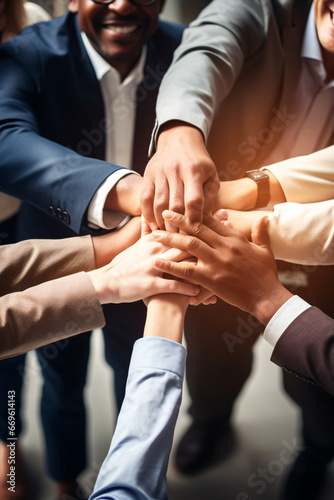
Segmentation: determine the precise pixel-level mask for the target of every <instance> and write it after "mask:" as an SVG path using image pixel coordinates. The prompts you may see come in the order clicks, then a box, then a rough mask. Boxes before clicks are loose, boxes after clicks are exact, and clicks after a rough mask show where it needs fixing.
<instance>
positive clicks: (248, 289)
mask: <svg viewBox="0 0 334 500" xmlns="http://www.w3.org/2000/svg"><path fill="white" fill-rule="evenodd" d="M163 216H164V218H165V220H168V221H169V222H170V223H171V224H172V225H173V226H174V227H177V228H178V229H179V230H181V231H183V232H184V233H187V234H180V233H171V232H166V231H154V232H153V236H154V238H155V239H156V241H158V242H160V243H161V244H163V245H168V246H171V247H173V248H176V249H179V250H182V251H186V252H188V253H189V254H191V255H192V256H194V257H195V258H196V262H195V263H189V262H173V261H167V260H164V259H163V258H161V257H159V258H157V259H156V261H155V265H156V267H157V269H159V270H160V271H162V272H165V273H169V274H170V275H173V276H175V277H178V278H180V279H183V280H186V281H188V282H192V283H194V284H197V285H201V286H203V287H205V288H206V289H208V290H210V291H211V292H212V293H213V294H215V295H217V296H219V297H220V298H222V299H223V300H225V301H226V302H229V303H230V304H232V305H234V306H237V307H239V308H240V309H243V310H245V311H247V312H250V313H252V314H253V315H254V316H256V317H257V318H258V319H259V320H260V321H261V322H262V323H264V324H267V322H268V321H269V319H270V318H271V317H272V315H273V314H274V312H276V310H277V309H278V308H279V307H281V305H283V303H284V302H286V300H288V299H289V298H290V297H291V296H292V295H291V293H290V292H288V291H287V290H286V289H285V288H284V287H283V285H281V283H280V282H279V280H278V277H277V269H276V262H275V258H274V256H273V253H272V251H271V248H270V240H269V235H268V232H267V218H266V217H261V218H259V219H257V220H256V221H255V223H254V225H253V228H252V234H251V237H252V241H251V242H250V241H248V240H247V239H246V238H245V237H244V236H243V235H242V234H240V233H239V232H237V231H235V230H234V229H232V228H231V227H228V225H226V224H222V223H221V222H219V220H217V219H216V218H212V217H209V216H205V217H204V224H202V223H198V222H196V223H194V222H191V221H190V220H189V219H188V218H187V217H185V216H183V215H180V214H177V213H175V212H171V211H169V210H167V211H165V212H164V213H163ZM190 302H191V303H194V302H196V299H190Z"/></svg>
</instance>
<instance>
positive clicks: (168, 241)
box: [152, 231, 213, 262]
mask: <svg viewBox="0 0 334 500" xmlns="http://www.w3.org/2000/svg"><path fill="white" fill-rule="evenodd" d="M152 236H153V238H154V239H155V241H158V242H159V243H161V244H162V245H164V246H167V247H171V248H178V249H179V250H184V251H185V252H188V253H189V254H190V255H192V256H194V257H196V258H197V259H201V260H203V261H204V262H208V261H209V259H210V257H211V252H212V251H213V250H212V248H211V247H210V246H209V245H207V244H206V243H205V242H203V241H201V240H200V239H198V238H196V237H195V236H191V235H188V234H181V233H170V232H167V231H154V232H153V233H152Z"/></svg>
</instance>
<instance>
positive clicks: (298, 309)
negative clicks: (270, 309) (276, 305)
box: [263, 295, 311, 347]
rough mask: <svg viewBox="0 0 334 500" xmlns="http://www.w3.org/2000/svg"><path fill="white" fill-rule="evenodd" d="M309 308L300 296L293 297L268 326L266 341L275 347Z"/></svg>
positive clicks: (265, 334) (265, 335)
mask: <svg viewBox="0 0 334 500" xmlns="http://www.w3.org/2000/svg"><path fill="white" fill-rule="evenodd" d="M309 307H311V306H310V304H308V303H307V302H305V300H303V299H301V298H300V297H298V295H294V296H293V297H291V299H289V300H288V301H287V302H285V304H283V305H282V307H281V308H280V309H279V310H278V311H277V312H276V313H275V314H274V316H273V317H272V318H271V320H270V321H269V323H268V324H267V326H266V328H265V330H264V333H263V336H264V338H265V340H266V341H267V342H269V344H271V345H272V346H273V347H275V345H276V343H277V342H278V340H279V339H280V337H281V335H283V333H284V332H285V330H286V329H287V328H288V326H289V325H290V324H291V323H292V322H293V321H294V320H295V319H296V318H297V317H298V316H299V315H300V314H302V312H304V311H306V309H308V308H309Z"/></svg>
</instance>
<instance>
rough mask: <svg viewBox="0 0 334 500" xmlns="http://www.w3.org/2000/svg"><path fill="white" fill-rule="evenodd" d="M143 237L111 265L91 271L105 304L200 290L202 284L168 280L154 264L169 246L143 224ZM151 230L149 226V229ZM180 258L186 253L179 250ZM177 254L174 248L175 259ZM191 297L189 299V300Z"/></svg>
mask: <svg viewBox="0 0 334 500" xmlns="http://www.w3.org/2000/svg"><path fill="white" fill-rule="evenodd" d="M143 226H144V230H143V233H142V234H143V236H142V237H141V239H140V240H139V241H137V243H135V244H134V245H132V246H131V247H129V248H128V249H126V250H125V251H123V252H122V253H120V254H119V255H118V256H117V257H115V259H114V260H113V261H112V262H110V263H109V264H108V265H106V266H104V267H102V268H100V269H96V270H94V271H90V272H88V273H87V274H88V276H89V277H90V279H91V281H92V284H93V286H94V288H95V291H96V293H97V295H98V297H99V300H100V302H101V304H107V303H114V304H118V303H120V302H134V301H136V300H140V299H144V298H146V297H149V296H151V295H156V294H160V293H176V294H184V295H187V296H189V297H191V296H195V295H197V294H198V293H199V291H200V290H199V287H198V286H194V285H191V284H188V283H183V282H181V281H179V280H175V279H165V278H164V277H163V273H162V272H161V271H159V270H158V269H156V268H155V267H154V265H153V263H154V261H155V259H156V258H157V257H159V256H163V254H164V253H165V252H166V251H167V250H168V249H169V247H167V246H165V245H162V244H161V243H159V242H157V241H156V240H155V239H154V237H153V235H152V234H148V231H147V227H146V229H145V224H143ZM148 230H149V228H148ZM179 254H180V258H182V256H183V255H184V253H183V252H179ZM176 258H177V256H176V255H175V251H174V259H176ZM189 297H187V300H188V302H189Z"/></svg>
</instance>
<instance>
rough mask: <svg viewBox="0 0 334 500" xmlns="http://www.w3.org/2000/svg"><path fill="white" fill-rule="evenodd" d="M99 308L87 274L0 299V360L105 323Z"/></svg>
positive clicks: (59, 280)
mask: <svg viewBox="0 0 334 500" xmlns="http://www.w3.org/2000/svg"><path fill="white" fill-rule="evenodd" d="M104 324H105V321H104V315H103V311H102V307H101V305H100V302H99V300H98V297H97V295H96V293H95V290H94V287H93V285H92V283H91V281H90V279H89V277H88V275H87V274H86V273H83V272H82V273H78V274H74V275H71V276H66V277H64V278H59V279H56V280H52V281H49V282H47V283H43V284H41V285H38V286H35V287H32V288H29V289H27V290H25V291H24V292H16V293H11V294H9V295H5V296H4V297H1V298H0V359H2V358H6V357H11V356H17V355H19V354H22V353H24V352H26V351H28V350H30V349H35V348H37V347H40V346H43V345H46V344H50V343H52V342H57V341H58V340H61V339H65V338H67V337H71V336H73V335H76V334H78V333H82V332H86V331H89V330H92V329H94V328H101V327H102V326H104Z"/></svg>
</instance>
